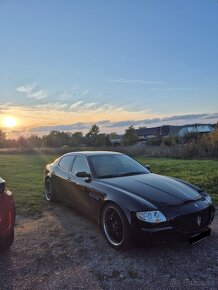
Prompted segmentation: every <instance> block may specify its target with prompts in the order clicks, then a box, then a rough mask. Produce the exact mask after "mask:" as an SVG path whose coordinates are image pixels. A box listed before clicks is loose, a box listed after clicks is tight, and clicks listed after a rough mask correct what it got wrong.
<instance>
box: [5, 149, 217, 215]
mask: <svg viewBox="0 0 218 290" xmlns="http://www.w3.org/2000/svg"><path fill="white" fill-rule="evenodd" d="M55 158H56V156H54V155H28V154H26V155H25V154H14V155H9V154H2V155H0V176H1V177H2V178H4V179H6V180H7V183H8V186H9V188H10V189H11V190H12V191H13V194H14V197H15V200H16V207H17V213H18V214H21V215H30V214H40V213H42V212H43V210H45V209H46V208H49V207H50V205H48V204H47V203H46V202H45V201H44V199H43V172H44V167H45V164H46V163H49V162H51V161H53V160H54V159H55ZM136 159H137V160H138V161H139V162H141V163H142V164H149V165H150V166H151V170H152V172H155V173H159V174H163V175H168V176H174V177H177V178H181V179H184V180H186V181H189V182H191V183H193V184H195V185H197V186H199V187H201V188H202V189H204V190H206V191H208V192H209V193H210V194H211V196H212V197H213V199H214V200H215V202H216V203H218V161H213V160H177V159H166V158H144V157H138V158H136Z"/></svg>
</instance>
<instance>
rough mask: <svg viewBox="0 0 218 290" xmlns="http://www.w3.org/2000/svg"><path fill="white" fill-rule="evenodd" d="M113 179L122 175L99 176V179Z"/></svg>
mask: <svg viewBox="0 0 218 290" xmlns="http://www.w3.org/2000/svg"><path fill="white" fill-rule="evenodd" d="M113 177H120V175H115V174H108V175H100V176H98V178H113Z"/></svg>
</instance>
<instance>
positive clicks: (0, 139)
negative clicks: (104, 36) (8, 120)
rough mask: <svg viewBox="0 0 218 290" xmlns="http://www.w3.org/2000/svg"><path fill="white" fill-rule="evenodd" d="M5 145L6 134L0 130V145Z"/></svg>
mask: <svg viewBox="0 0 218 290" xmlns="http://www.w3.org/2000/svg"><path fill="white" fill-rule="evenodd" d="M5 145H6V134H5V133H4V132H3V131H2V130H0V147H1V148H2V147H5Z"/></svg>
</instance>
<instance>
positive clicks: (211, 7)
mask: <svg viewBox="0 0 218 290" xmlns="http://www.w3.org/2000/svg"><path fill="white" fill-rule="evenodd" d="M0 35H1V42H0V43H1V45H0V53H1V62H0V129H3V130H6V131H7V132H10V136H19V135H20V134H22V135H26V134H48V132H49V131H50V130H54V129H55V130H71V131H78V130H79V131H81V130H82V131H83V132H86V131H87V130H88V129H89V128H90V126H91V124H93V123H97V124H98V125H99V126H100V128H101V131H102V132H112V131H116V132H118V133H122V132H124V130H125V129H126V127H127V126H130V125H134V126H135V127H136V128H137V127H139V126H147V127H151V126H155V125H160V124H174V125H177V124H185V123H196V122H200V123H215V122H217V121H218V3H217V1H216V0H183V1H181V0H141V1H140V0H134V1H133V0H128V1H126V0H123V1H121V0H110V1H106V0H91V1H89V0H77V1H76V0H62V1H60V0H46V1H45V0H37V1H35V0H19V1H15V0H0ZM6 117H7V118H11V119H7V120H9V123H7V121H5V120H6V119H5V118H6ZM10 120H11V123H10ZM13 120H14V121H16V124H15V122H14V123H13ZM10 124H11V125H10Z"/></svg>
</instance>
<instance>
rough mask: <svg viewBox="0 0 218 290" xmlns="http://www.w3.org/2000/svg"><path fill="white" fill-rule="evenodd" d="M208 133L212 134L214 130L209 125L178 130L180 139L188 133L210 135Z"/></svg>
mask: <svg viewBox="0 0 218 290" xmlns="http://www.w3.org/2000/svg"><path fill="white" fill-rule="evenodd" d="M210 132H214V128H213V127H212V126H210V125H193V126H189V127H184V128H182V129H180V130H179V132H178V135H179V136H180V137H183V136H184V135H186V134H188V133H210Z"/></svg>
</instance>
